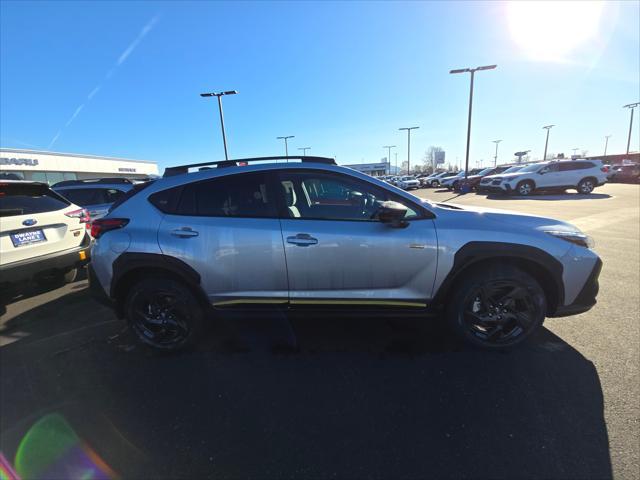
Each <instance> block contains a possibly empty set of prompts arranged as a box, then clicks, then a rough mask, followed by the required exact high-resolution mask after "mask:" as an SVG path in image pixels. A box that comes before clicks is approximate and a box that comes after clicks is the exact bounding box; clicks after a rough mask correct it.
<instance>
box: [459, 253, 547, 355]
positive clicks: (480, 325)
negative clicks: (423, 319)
mask: <svg viewBox="0 0 640 480" xmlns="http://www.w3.org/2000/svg"><path fill="white" fill-rule="evenodd" d="M462 275H463V277H462V279H461V280H460V281H459V282H457V283H456V285H454V287H453V290H452V291H453V292H454V293H453V295H452V296H451V297H450V298H449V299H448V305H447V309H446V316H447V322H448V324H449V326H450V327H451V329H452V330H453V331H454V333H455V334H456V335H457V336H458V337H460V338H462V340H464V341H465V342H466V343H468V344H470V345H473V346H475V347H480V348H483V349H488V350H500V349H507V348H511V347H514V346H516V345H518V344H520V343H522V342H524V341H525V340H526V339H527V338H529V337H530V336H531V334H532V333H534V332H535V331H536V330H538V329H539V328H540V326H541V325H542V323H543V322H544V317H545V314H546V311H547V301H546V297H545V294H544V291H543V290H542V287H541V286H540V284H539V283H538V282H537V281H536V279H534V278H533V277H532V276H531V275H529V274H527V273H526V272H525V271H523V270H522V269H520V268H517V267H514V266H511V265H496V266H493V267H491V266H489V267H485V268H482V269H479V268H478V269H474V270H471V271H469V272H468V273H467V272H464V273H463V274H462Z"/></svg>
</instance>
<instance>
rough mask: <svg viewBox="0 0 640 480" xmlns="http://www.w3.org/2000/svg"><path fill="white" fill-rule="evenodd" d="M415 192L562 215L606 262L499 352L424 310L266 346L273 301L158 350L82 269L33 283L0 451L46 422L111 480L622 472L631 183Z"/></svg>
mask: <svg viewBox="0 0 640 480" xmlns="http://www.w3.org/2000/svg"><path fill="white" fill-rule="evenodd" d="M416 194H417V195H418V196H421V197H425V198H429V199H432V200H436V201H450V202H452V203H459V204H462V205H482V206H490V207H494V208H504V209H508V210H517V211H521V212H526V213H532V214H538V215H544V216H551V217H556V218H559V219H562V220H566V221H570V222H571V223H574V224H575V225H577V226H578V227H580V228H581V229H583V230H584V231H585V232H586V233H589V234H590V235H592V236H593V237H594V238H595V241H596V251H597V252H598V253H599V255H600V256H601V257H602V259H603V262H604V267H603V271H602V274H601V277H600V294H599V297H598V302H599V303H598V305H597V306H596V307H595V308H594V309H593V310H591V311H590V312H587V313H585V314H582V315H577V316H574V317H569V318H564V319H562V318H560V319H549V320H547V321H546V322H545V328H544V329H543V330H542V331H541V332H540V333H539V334H538V335H537V336H536V337H535V338H533V339H532V340H531V341H530V342H529V343H528V344H527V345H525V346H523V347H521V348H519V349H517V350H514V351H512V352H508V353H504V352H503V353H493V352H492V353H486V352H481V351H477V350H473V349H470V348H467V347H465V346H463V345H461V344H459V343H458V342H457V341H455V340H454V339H452V338H451V337H450V336H449V335H448V334H447V332H446V331H444V330H443V329H442V328H441V327H440V326H439V325H438V323H437V322H434V321H413V320H411V321H395V320H390V319H359V320H352V319H350V320H344V319H340V318H294V319H292V322H293V325H294V329H295V331H296V333H297V334H298V340H299V345H300V351H299V352H297V353H290V352H288V351H286V350H283V349H279V348H274V346H276V345H278V344H279V341H280V340H281V337H282V336H284V334H285V333H286V332H287V328H286V327H284V326H283V325H284V324H285V323H286V321H285V320H284V319H283V318H280V317H279V316H278V315H275V314H274V315H273V316H271V317H269V318H236V319H230V320H229V321H227V322H226V323H217V324H216V325H215V326H214V327H213V328H212V329H211V331H210V332H209V333H208V336H207V338H206V339H204V341H203V343H202V344H201V345H200V346H199V347H198V349H197V350H196V351H194V352H190V353H184V354H180V355H171V356H157V355H152V354H150V353H149V352H147V351H146V350H144V349H141V348H138V347H136V346H135V345H134V344H133V343H132V342H131V339H130V338H129V336H128V334H127V332H126V331H123V329H122V325H121V324H120V323H119V322H118V321H117V320H116V319H115V317H114V316H113V315H112V314H111V312H110V311H109V310H107V309H105V308H104V307H102V306H99V305H98V304H96V303H94V302H93V301H92V300H91V298H90V297H89V295H88V292H87V290H86V285H87V283H86V280H83V279H80V280H78V281H76V282H75V283H73V284H70V285H66V286H64V287H62V288H58V289H54V290H50V291H38V290H31V291H28V292H26V294H25V295H23V296H18V297H15V298H11V299H8V300H6V301H7V302H8V304H7V305H6V308H5V309H4V310H5V311H4V312H2V316H1V317H0V373H1V375H0V382H1V388H0V413H1V415H0V432H1V435H0V451H1V452H2V453H3V454H4V456H5V457H6V458H7V459H9V460H11V461H13V459H14V458H16V457H20V458H19V459H20V461H23V462H25V461H26V460H24V459H25V458H29V448H31V449H32V452H33V449H36V448H39V449H43V448H44V447H43V445H45V443H43V442H47V441H48V442H50V443H55V441H56V440H54V438H55V436H54V435H52V433H51V430H49V431H47V432H46V433H43V434H42V438H44V439H40V441H39V442H38V441H36V440H38V438H37V435H38V431H37V430H38V429H35V430H34V424H36V426H37V425H38V424H37V422H38V421H39V420H41V419H43V418H44V419H49V420H50V419H52V418H55V419H58V423H57V425H60V422H63V423H64V424H65V425H66V426H67V427H68V430H70V431H73V432H74V434H75V437H74V438H75V441H76V442H77V444H78V445H82V446H84V447H83V448H84V451H87V447H90V449H91V450H92V451H93V452H95V455H97V456H94V457H91V458H94V461H95V462H94V463H96V464H99V465H101V470H100V471H102V472H110V473H109V474H111V475H113V474H114V472H115V474H118V475H120V476H122V477H126V478H142V477H147V478H148V477H164V478H177V477H185V478H203V477H208V478H217V479H220V478H281V477H287V478H291V477H293V478H328V477H332V478H576V479H584V478H610V477H616V478H629V479H631V478H638V477H639V476H640V463H639V462H640V434H639V431H640V424H639V423H640V420H639V419H640V405H639V402H638V398H640V375H639V366H640V348H639V342H640V325H639V319H640V293H639V288H640V287H639V285H640V187H639V186H638V185H622V184H611V185H605V186H604V187H601V188H598V189H597V190H596V193H594V194H592V195H588V196H583V195H577V194H575V193H573V192H571V193H569V194H566V195H540V196H534V197H531V198H527V199H521V198H513V197H504V198H503V197H497V198H486V197H485V196H484V195H476V194H473V193H472V194H466V195H460V196H458V195H456V194H454V193H451V192H448V191H442V190H438V189H429V190H426V189H423V190H418V191H417V192H416ZM230 323H231V324H234V325H235V332H234V328H232V327H230V325H229V324H230ZM54 423H55V422H54ZM51 424H52V423H51V422H49V423H46V425H51ZM42 425H43V423H40V426H41V427H42ZM39 431H40V432H42V428H40V430H39ZM47 435H48V436H47ZM66 438H69V436H68V435H67V437H66ZM47 439H48V440H47ZM41 451H42V450H39V452H41ZM17 453H18V455H16V454H17ZM31 454H32V455H35V454H34V453H31ZM45 457H46V456H45ZM97 457H100V458H101V459H102V461H97V460H95V458H97ZM47 458H48V457H47ZM47 458H45V459H44V460H42V459H41V462H45V461H46V460H47ZM54 460H55V459H53V460H51V462H53V463H55V462H54ZM103 462H104V463H103ZM49 467H50V468H52V469H53V470H48V471H51V472H54V471H55V472H58V471H60V470H59V469H58V470H56V468H59V467H55V468H54V467H52V466H43V468H44V469H45V470H43V471H46V468H49Z"/></svg>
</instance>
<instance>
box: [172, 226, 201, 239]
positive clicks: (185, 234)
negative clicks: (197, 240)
mask: <svg viewBox="0 0 640 480" xmlns="http://www.w3.org/2000/svg"><path fill="white" fill-rule="evenodd" d="M171 235H173V236H174V237H180V238H189V237H197V236H198V235H199V233H198V232H196V231H195V230H192V229H191V228H189V227H182V228H176V229H175V230H171Z"/></svg>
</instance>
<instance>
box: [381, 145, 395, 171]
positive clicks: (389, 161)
mask: <svg viewBox="0 0 640 480" xmlns="http://www.w3.org/2000/svg"><path fill="white" fill-rule="evenodd" d="M382 148H386V149H387V163H388V164H389V174H390V173H391V149H392V148H396V146H395V145H385V146H384V147H382ZM396 166H397V165H396Z"/></svg>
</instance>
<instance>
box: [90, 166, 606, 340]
mask: <svg viewBox="0 0 640 480" xmlns="http://www.w3.org/2000/svg"><path fill="white" fill-rule="evenodd" d="M273 158H274V157H265V158H261V159H243V160H238V162H242V163H241V164H240V165H237V164H236V161H224V162H217V164H216V163H215V162H213V163H209V164H196V165H188V166H184V167H175V168H170V169H167V171H166V172H165V177H164V178H162V179H160V180H156V181H155V182H149V183H147V184H144V185H142V186H138V188H137V191H136V192H134V194H130V196H129V198H128V199H127V200H126V201H124V202H123V203H121V204H119V205H116V206H115V207H114V208H113V209H112V210H111V211H110V212H109V214H108V215H107V216H106V217H104V218H102V219H99V220H97V221H95V222H94V223H93V225H92V234H93V236H94V237H95V239H96V242H95V245H94V247H93V250H92V258H93V261H92V264H91V268H90V274H89V276H90V284H91V289H92V290H93V292H94V293H95V295H96V296H97V298H99V299H101V300H103V301H104V302H106V303H108V304H109V305H112V306H113V307H114V308H115V311H116V312H117V315H118V316H119V317H121V318H125V319H126V321H127V322H128V323H129V325H130V326H131V328H132V330H133V331H134V332H135V334H136V335H137V338H138V339H139V340H140V341H142V342H144V343H146V344H148V345H151V346H153V347H155V348H158V349H163V350H172V349H178V348H184V347H187V346H190V345H192V344H193V343H194V342H195V341H196V340H197V339H198V338H199V332H200V331H201V329H202V328H203V326H204V323H205V320H206V318H207V316H208V314H213V315H216V314H220V313H221V312H222V311H224V310H228V309H243V308H249V307H251V308H254V309H255V308H258V307H277V308H284V309H315V310H318V309H324V310H326V311H327V312H331V314H333V315H336V314H344V313H346V312H349V311H351V312H353V311H354V310H357V311H358V313H360V314H361V313H362V312H366V313H370V314H372V315H375V314H379V313H380V312H381V311H383V310H386V311H391V312H392V313H393V314H394V315H395V314H397V315H401V314H412V315H416V314H417V315H421V316H424V317H425V318H427V317H429V316H434V317H440V318H442V317H444V318H445V319H446V320H447V321H448V323H449V324H450V326H451V327H452V328H453V330H454V331H455V332H457V334H459V335H460V336H461V337H462V338H463V339H465V340H467V341H468V342H470V343H472V344H474V345H477V346H481V347H486V348H504V347H510V346H513V345H516V344H518V343H520V342H521V341H523V340H524V339H526V338H527V337H528V336H529V335H530V334H531V333H532V332H534V331H535V330H536V329H538V328H539V327H540V325H541V324H542V322H543V320H544V318H545V316H555V317H558V316H566V315H572V314H575V313H580V312H584V311H587V310H589V309H590V308H591V307H592V306H593V305H594V304H595V303H596V299H595V297H596V294H597V291H598V282H597V279H598V275H599V273H600V268H601V261H600V259H599V258H598V256H597V255H596V254H595V253H594V252H593V251H592V250H591V248H590V247H591V245H592V244H591V240H590V238H589V237H587V236H586V235H584V234H583V233H582V232H580V231H579V230H578V229H577V228H576V227H574V226H572V225H569V224H567V223H564V222H561V221H558V220H553V219H550V218H542V217H534V216H529V215H526V216H525V215H518V214H514V213H509V212H501V211H496V210H484V209H481V208H469V207H462V206H456V205H451V204H438V203H431V202H428V201H426V200H421V199H420V198H417V197H415V196H413V195H411V194H409V193H407V192H405V191H403V190H401V189H399V188H395V187H393V186H390V185H389V184H387V183H384V182H382V181H379V180H377V179H375V178H372V177H369V176H367V175H365V174H361V173H359V172H357V171H354V170H351V169H348V168H344V167H340V166H337V165H335V164H334V161H333V160H332V159H328V158H322V157H289V158H288V159H287V160H288V163H282V162H280V163H277V162H276V163H265V160H273ZM256 160H259V161H260V162H259V163H257V164H256V163H254V161H256ZM295 160H300V161H295ZM205 165H217V168H207V169H206V170H205V169H201V171H198V172H194V173H188V168H194V167H202V166H205Z"/></svg>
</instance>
